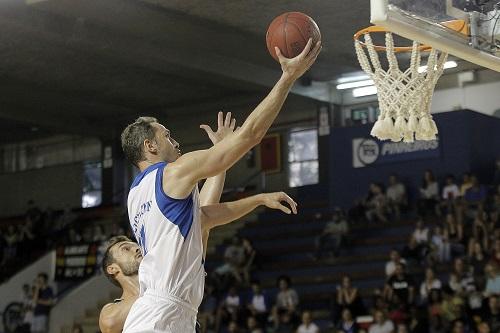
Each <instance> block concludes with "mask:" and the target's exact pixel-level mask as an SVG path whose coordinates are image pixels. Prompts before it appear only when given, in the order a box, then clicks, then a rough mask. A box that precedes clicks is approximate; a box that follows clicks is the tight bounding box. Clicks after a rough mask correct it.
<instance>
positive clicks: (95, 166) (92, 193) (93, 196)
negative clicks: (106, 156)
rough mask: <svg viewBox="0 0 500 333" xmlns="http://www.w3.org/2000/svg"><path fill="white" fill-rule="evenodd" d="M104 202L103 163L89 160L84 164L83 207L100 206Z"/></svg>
mask: <svg viewBox="0 0 500 333" xmlns="http://www.w3.org/2000/svg"><path fill="white" fill-rule="evenodd" d="M101 202H102V165H101V163H100V162H90V163H89V162H87V163H84V165H83V189H82V207H83V208H88V207H95V206H99V205H100V204H101Z"/></svg>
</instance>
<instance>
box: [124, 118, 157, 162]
mask: <svg viewBox="0 0 500 333" xmlns="http://www.w3.org/2000/svg"><path fill="white" fill-rule="evenodd" d="M157 122H158V120H157V119H156V118H153V117H139V118H137V119H136V120H135V122H133V123H132V124H129V125H128V126H127V127H126V128H125V129H124V130H123V132H122V135H121V141H122V149H123V152H124V153H125V156H126V157H127V159H128V160H129V161H130V162H131V163H132V164H133V165H135V166H137V163H139V162H140V161H144V160H145V159H146V157H145V156H144V151H143V149H142V145H143V143H144V140H146V139H148V140H153V139H154V137H155V131H154V128H153V126H151V124H152V123H157Z"/></svg>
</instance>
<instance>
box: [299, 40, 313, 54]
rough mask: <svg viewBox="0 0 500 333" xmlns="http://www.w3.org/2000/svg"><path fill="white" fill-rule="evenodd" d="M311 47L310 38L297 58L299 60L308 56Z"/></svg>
mask: <svg viewBox="0 0 500 333" xmlns="http://www.w3.org/2000/svg"><path fill="white" fill-rule="evenodd" d="M311 45H312V38H309V40H308V41H307V44H306V46H305V47H304V49H303V50H302V52H301V53H300V54H299V55H298V56H297V57H299V58H300V59H304V58H305V57H306V56H307V55H308V54H309V51H311Z"/></svg>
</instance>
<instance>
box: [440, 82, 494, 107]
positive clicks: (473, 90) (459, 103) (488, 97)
mask: <svg viewBox="0 0 500 333" xmlns="http://www.w3.org/2000/svg"><path fill="white" fill-rule="evenodd" d="M457 109H471V110H473V111H477V112H481V113H484V114H487V115H493V113H494V112H495V111H496V110H498V109H500V82H492V83H484V84H473V85H472V84H471V85H467V86H465V87H463V88H452V89H443V90H437V91H435V92H434V97H433V99H432V108H431V111H432V112H433V113H435V112H446V111H452V110H457Z"/></svg>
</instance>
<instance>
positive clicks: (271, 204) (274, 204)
mask: <svg viewBox="0 0 500 333" xmlns="http://www.w3.org/2000/svg"><path fill="white" fill-rule="evenodd" d="M261 195H262V200H263V204H264V206H266V207H268V208H271V209H279V210H281V211H282V212H284V213H286V214H291V213H292V212H293V213H294V214H297V203H296V202H295V201H294V200H293V199H292V198H290V197H289V196H288V195H287V194H286V193H285V192H275V193H264V194H261ZM282 202H286V203H288V205H289V206H290V208H291V209H290V208H288V207H286V206H285V205H283V204H282Z"/></svg>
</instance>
